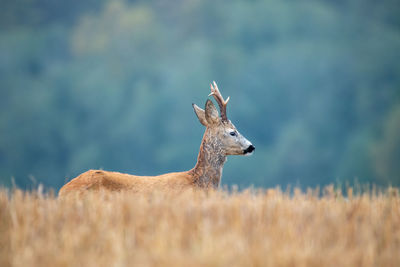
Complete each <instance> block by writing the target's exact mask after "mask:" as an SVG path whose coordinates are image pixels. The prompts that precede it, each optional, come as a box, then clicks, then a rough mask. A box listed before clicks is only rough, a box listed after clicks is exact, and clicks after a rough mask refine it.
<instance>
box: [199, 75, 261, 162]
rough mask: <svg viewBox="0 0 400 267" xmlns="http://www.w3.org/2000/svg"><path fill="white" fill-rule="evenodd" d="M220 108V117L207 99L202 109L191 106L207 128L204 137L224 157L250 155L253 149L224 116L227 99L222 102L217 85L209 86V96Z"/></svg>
mask: <svg viewBox="0 0 400 267" xmlns="http://www.w3.org/2000/svg"><path fill="white" fill-rule="evenodd" d="M211 95H212V96H213V97H214V99H215V101H216V102H217V103H218V106H219V108H220V114H221V116H218V111H217V109H216V107H215V106H214V104H213V102H212V101H211V100H210V99H208V100H207V102H206V105H205V108H204V109H201V108H199V107H198V106H197V105H195V104H193V109H194V112H195V113H196V115H197V117H198V118H199V121H200V123H201V124H203V125H204V126H206V127H207V129H206V136H207V138H209V139H212V140H210V141H211V142H213V143H214V144H215V145H216V146H217V147H218V148H219V149H220V150H221V151H222V153H224V155H250V154H252V153H253V151H254V149H255V147H254V146H253V145H252V144H251V143H250V141H248V140H247V139H246V138H245V137H244V136H243V135H241V134H240V133H239V131H238V130H237V129H236V127H235V126H234V125H233V123H232V122H231V121H230V120H228V118H227V115H226V105H227V103H228V101H229V97H228V98H227V99H226V100H224V98H223V97H222V95H221V93H220V91H219V90H218V87H217V84H216V83H215V82H213V84H211V94H210V95H209V96H211Z"/></svg>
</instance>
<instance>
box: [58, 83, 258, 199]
mask: <svg viewBox="0 0 400 267" xmlns="http://www.w3.org/2000/svg"><path fill="white" fill-rule="evenodd" d="M210 88H211V93H210V94H209V95H208V96H209V97H210V96H213V97H214V99H215V101H216V102H217V104H218V106H219V110H220V114H219V115H220V116H218V111H217V109H216V107H215V106H214V104H213V102H212V101H211V100H210V99H207V101H206V103H205V108H204V109H201V108H200V107H198V106H197V105H196V104H192V107H193V109H194V112H195V114H196V116H197V118H198V120H199V121H200V123H201V124H202V125H204V126H205V127H206V129H205V132H204V135H203V139H202V141H201V145H200V151H199V154H198V157H197V162H196V165H195V166H194V168H192V169H191V170H189V171H183V172H172V173H166V174H161V175H158V176H136V175H130V174H125V173H119V172H111V171H104V170H89V171H86V172H84V173H82V174H80V175H79V176H77V177H76V178H74V179H72V180H71V181H69V182H68V183H66V184H65V185H64V186H63V187H62V188H61V189H60V191H59V196H60V197H63V196H65V195H67V194H69V193H72V192H74V193H80V194H82V193H85V192H88V191H100V190H104V191H129V192H135V193H139V192H155V191H164V192H170V191H175V192H181V191H184V190H187V189H192V190H198V189H200V190H201V189H204V190H208V189H210V190H212V189H218V188H219V186H220V182H221V177H222V169H223V166H224V164H225V162H226V160H227V156H229V155H251V154H252V153H253V151H254V150H255V147H254V146H253V145H252V143H251V142H250V141H248V140H247V139H246V138H245V137H244V136H243V135H241V134H240V133H239V131H238V130H237V129H236V127H235V126H234V125H233V123H232V122H231V121H230V120H228V117H227V113H226V106H227V104H228V101H229V97H228V98H227V99H226V100H224V98H223V97H222V95H221V93H220V91H219V89H218V86H217V84H216V83H215V81H214V82H212V83H211V84H210Z"/></svg>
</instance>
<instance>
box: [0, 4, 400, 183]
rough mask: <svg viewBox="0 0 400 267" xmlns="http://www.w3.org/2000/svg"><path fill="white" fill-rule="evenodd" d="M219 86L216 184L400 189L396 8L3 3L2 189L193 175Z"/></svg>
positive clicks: (399, 16) (399, 24)
mask: <svg viewBox="0 0 400 267" xmlns="http://www.w3.org/2000/svg"><path fill="white" fill-rule="evenodd" d="M212 80H215V81H217V83H218V85H219V87H220V89H221V92H222V94H223V95H224V96H225V97H228V96H231V100H230V105H229V107H228V116H229V118H230V119H231V120H232V122H233V123H234V124H235V125H236V126H237V128H238V130H239V131H240V132H241V133H242V134H243V135H244V136H246V137H247V138H248V139H249V140H251V141H252V142H253V144H254V145H255V146H256V148H257V149H256V151H255V154H254V155H253V156H252V157H230V158H229V159H228V162H227V164H226V165H225V168H224V175H223V179H222V183H223V184H228V185H232V184H238V185H240V186H241V187H244V186H249V185H255V186H257V187H258V186H263V187H270V186H276V185H281V186H283V187H285V186H286V185H288V184H292V185H300V186H303V187H306V186H316V185H325V184H327V183H338V182H339V183H345V182H346V181H349V182H353V181H355V180H358V181H359V182H361V183H364V182H369V183H374V184H378V185H382V186H384V185H388V184H392V185H396V186H399V185H400V2H399V1H398V0H381V1H375V0H351V1H344V0H301V1H300V0H297V1H296V0H266V1H256V0H254V1H234V0H231V1H211V0H202V1H200V0H185V1H183V0H176V1H162V0H154V1H118V0H117V1H104V0H103V1H102V0H86V1H81V0H70V1H50V0H3V1H1V8H0V183H1V184H2V185H5V186H11V185H12V179H14V181H15V183H16V184H17V186H20V187H22V188H31V187H32V186H34V185H35V184H36V183H43V184H44V185H45V186H46V187H54V188H56V189H58V188H59V187H60V186H62V184H64V182H65V181H67V180H69V179H71V178H73V177H75V176H76V175H78V174H79V173H81V172H84V171H86V170H88V169H91V168H102V169H105V170H113V171H120V172H127V173H132V174H139V175H155V174H160V173H165V172H169V171H181V170H188V169H190V168H192V167H193V166H194V164H195V161H196V158H197V153H198V149H199V145H200V141H201V138H202V135H203V131H204V128H203V126H202V125H201V124H200V123H199V122H198V120H197V118H196V117H195V114H194V112H193V110H192V106H191V104H192V103H196V104H198V105H199V106H203V105H204V103H205V101H206V99H207V95H208V93H209V83H210V82H211V81H212Z"/></svg>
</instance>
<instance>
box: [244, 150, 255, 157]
mask: <svg viewBox="0 0 400 267" xmlns="http://www.w3.org/2000/svg"><path fill="white" fill-rule="evenodd" d="M253 152H254V150H253V151H251V152H246V153H244V154H243V155H245V156H251V155H253Z"/></svg>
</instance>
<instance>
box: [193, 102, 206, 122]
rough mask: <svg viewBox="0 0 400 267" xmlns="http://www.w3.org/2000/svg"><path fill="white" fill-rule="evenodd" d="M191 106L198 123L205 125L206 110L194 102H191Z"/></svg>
mask: <svg viewBox="0 0 400 267" xmlns="http://www.w3.org/2000/svg"><path fill="white" fill-rule="evenodd" d="M192 106H193V109H194V113H196V116H197V118H198V119H199V121H200V123H201V124H203V125H204V126H206V127H207V120H206V112H205V111H204V109H202V108H199V107H198V106H197V105H196V104H192Z"/></svg>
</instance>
